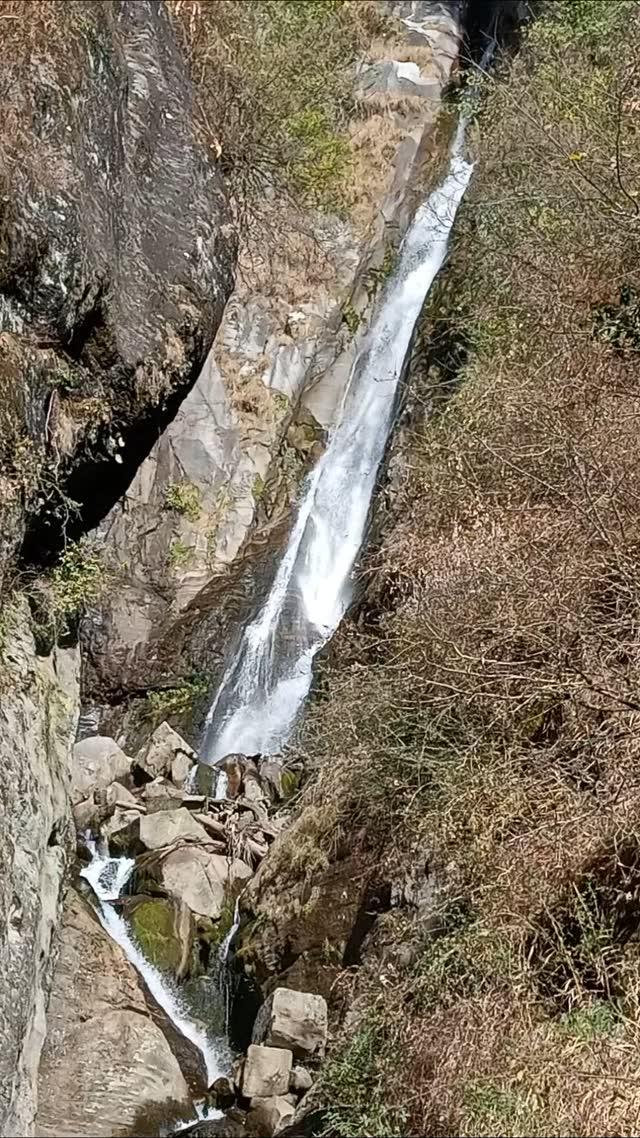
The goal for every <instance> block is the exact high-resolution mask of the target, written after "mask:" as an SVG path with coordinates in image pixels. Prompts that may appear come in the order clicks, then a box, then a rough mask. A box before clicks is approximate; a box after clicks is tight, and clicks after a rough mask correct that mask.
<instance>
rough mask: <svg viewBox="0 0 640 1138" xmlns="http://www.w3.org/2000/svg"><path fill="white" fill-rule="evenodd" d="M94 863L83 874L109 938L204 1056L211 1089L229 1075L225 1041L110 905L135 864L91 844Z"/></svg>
mask: <svg viewBox="0 0 640 1138" xmlns="http://www.w3.org/2000/svg"><path fill="white" fill-rule="evenodd" d="M88 847H89V850H90V852H91V855H92V857H91V861H90V862H89V865H87V866H86V867H85V868H84V869H83V870H82V872H81V875H80V876H81V877H84V878H85V879H86V880H87V881H88V882H89V884H90V885H91V887H92V888H93V891H94V893H95V894H96V897H97V898H98V901H99V904H98V907H97V909H96V912H97V915H98V917H99V919H100V923H101V924H102V927H103V928H104V929H105V931H106V932H108V933H109V936H110V937H111V938H112V940H114V941H115V942H116V944H119V945H120V948H121V949H122V950H123V951H124V953H125V955H126V956H127V958H128V959H129V961H130V962H131V964H133V966H134V968H135V969H136V971H137V972H138V973H139V974H140V976H141V977H142V979H143V980H144V982H145V984H146V986H147V988H148V989H149V991H150V993H151V995H152V996H153V998H154V1000H155V1001H156V1003H157V1004H159V1005H160V1007H161V1008H162V1010H163V1012H164V1013H165V1015H167V1016H168V1017H169V1019H170V1020H171V1022H172V1024H173V1026H174V1027H175V1028H176V1030H177V1031H179V1032H180V1034H181V1035H183V1036H184V1038H185V1039H188V1040H189V1042H190V1043H193V1045H194V1047H197V1049H198V1050H199V1051H200V1052H201V1054H202V1057H203V1059H204V1062H205V1066H206V1069H207V1080H208V1084H209V1086H211V1084H212V1083H214V1082H215V1080H216V1079H218V1078H219V1077H220V1076H221V1075H228V1074H229V1070H230V1067H231V1057H230V1054H229V1051H228V1048H227V1047H226V1044H225V1042H224V1040H222V1039H220V1038H217V1039H215V1040H212V1039H211V1038H210V1037H209V1036H208V1034H207V1032H206V1031H205V1029H204V1027H203V1026H201V1025H200V1024H197V1023H196V1022H195V1021H194V1020H193V1019H192V1018H191V1016H190V1014H189V1012H188V1010H187V1009H186V1008H185V1007H184V1006H183V1004H182V1001H181V999H180V996H179V995H178V993H177V992H176V991H175V990H174V989H173V987H172V986H171V984H170V982H169V981H168V979H167V978H166V977H165V976H163V974H162V973H161V972H160V971H159V969H158V968H155V967H154V966H153V965H152V964H150V963H149V961H148V960H147V959H146V958H145V956H144V954H143V952H142V950H141V949H140V948H139V947H138V945H137V944H136V942H135V940H134V939H133V937H132V936H131V932H130V930H129V928H128V926H127V923H126V921H125V920H124V918H123V917H121V916H120V914H119V913H118V912H116V910H115V908H114V907H113V905H112V904H110V902H112V901H116V900H117V899H118V897H119V896H120V894H121V892H122V890H123V889H124V887H125V885H126V884H127V881H128V880H129V877H130V876H131V874H132V872H133V868H134V866H135V860H134V859H133V858H127V857H109V856H107V855H103V854H102V853H101V852H100V851H99V849H98V846H97V844H96V843H95V842H93V841H91V840H88Z"/></svg>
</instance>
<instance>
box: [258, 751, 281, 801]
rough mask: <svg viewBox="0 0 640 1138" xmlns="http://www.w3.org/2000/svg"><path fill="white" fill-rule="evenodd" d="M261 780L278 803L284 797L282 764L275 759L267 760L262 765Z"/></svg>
mask: <svg viewBox="0 0 640 1138" xmlns="http://www.w3.org/2000/svg"><path fill="white" fill-rule="evenodd" d="M260 778H261V779H262V782H263V785H265V784H266V788H267V790H268V791H270V792H271V797H272V798H275V799H277V800H278V801H279V800H280V799H282V798H283V797H284V795H283V792H282V764H281V763H277V762H275V761H274V760H273V759H267V760H266V761H265V762H264V763H261V765H260Z"/></svg>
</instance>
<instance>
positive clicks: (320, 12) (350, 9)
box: [170, 0, 380, 223]
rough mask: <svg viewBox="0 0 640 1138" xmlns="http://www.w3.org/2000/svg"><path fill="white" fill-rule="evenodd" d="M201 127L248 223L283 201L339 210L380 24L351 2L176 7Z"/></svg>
mask: <svg viewBox="0 0 640 1138" xmlns="http://www.w3.org/2000/svg"><path fill="white" fill-rule="evenodd" d="M170 8H171V10H172V12H173V13H174V15H175V17H176V19H177V21H178V23H179V26H180V28H181V29H182V32H183V35H184V38H185V43H186V46H187V50H188V53H189V57H190V61H191V67H192V73H193V78H194V81H195V83H196V88H197V92H198V99H199V109H200V114H201V124H202V127H203V130H204V133H205V137H206V139H207V142H208V144H209V146H210V147H211V148H212V149H213V150H214V152H215V153H216V155H217V157H218V158H219V161H220V164H221V167H222V170H223V172H224V173H225V175H226V176H227V178H228V179H229V183H230V185H231V188H232V192H233V196H234V200H235V205H236V210H237V213H238V217H239V219H240V221H243V222H245V223H247V222H249V221H250V220H251V218H252V217H253V216H255V214H260V213H262V212H263V211H264V210H265V208H267V209H268V206H269V203H270V202H271V201H272V200H273V199H274V197H275V198H280V199H282V198H288V199H295V200H301V201H305V202H311V203H312V204H315V205H320V206H322V207H324V208H330V209H336V208H338V209H340V208H342V207H343V205H344V201H345V198H344V195H345V189H346V184H347V181H348V174H349V167H350V151H349V145H348V141H347V137H346V133H345V130H346V126H347V123H348V119H349V115H350V113H351V109H352V107H351V102H352V87H353V76H352V67H353V64H354V61H355V59H356V56H357V54H358V51H359V49H360V46H361V44H362V42H363V38H367V37H368V36H370V34H371V28H373V27H376V26H378V25H379V22H380V21H379V18H377V17H376V16H375V15H374V14H373V13H374V9H373V6H372V5H369V4H347V3H343V2H342V0H296V2H292V0H254V2H252V3H250V4H238V3H236V2H235V0H171V3H170Z"/></svg>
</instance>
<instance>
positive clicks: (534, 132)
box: [299, 0, 640, 1135]
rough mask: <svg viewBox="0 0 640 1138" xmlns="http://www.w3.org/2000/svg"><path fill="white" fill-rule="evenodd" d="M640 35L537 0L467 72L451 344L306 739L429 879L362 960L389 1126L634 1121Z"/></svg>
mask: <svg viewBox="0 0 640 1138" xmlns="http://www.w3.org/2000/svg"><path fill="white" fill-rule="evenodd" d="M639 53H640V13H639V6H638V5H637V4H636V3H625V2H622V3H617V4H615V3H611V4H608V5H601V4H599V3H592V2H591V0H579V2H575V3H573V2H572V3H561V4H552V5H549V6H548V7H547V9H546V12H545V14H544V15H543V17H542V18H541V19H540V21H539V23H538V24H536V25H534V26H533V28H532V29H531V31H530V32H529V34H528V35H527V37H526V40H525V43H524V46H523V48H522V51H521V53H520V55H519V57H518V58H517V59H516V60H515V61H514V62H513V63H512V64H510V65H509V66H508V67H507V66H506V65H503V66H502V68H501V69H499V73H498V77H497V79H491V80H487V81H486V82H485V83H484V84H483V85H484V86H485V92H484V103H483V112H482V115H481V123H482V127H483V137H482V143H481V153H480V160H479V163H478V169H477V172H476V178H475V182H474V185H473V187H472V190H471V192H470V195H469V200H468V202H467V203H466V205H465V207H464V208H463V214H462V217H461V220H460V224H459V226H458V228H457V233H456V237H455V244H454V249H453V252H452V257H451V263H450V266H449V270H448V276H447V283H446V287H442V288H441V289H440V291H439V293H438V294H437V295H436V297H435V299H432V302H431V306H430V309H429V311H428V312H427V314H426V327H427V330H428V329H429V328H434V327H439V328H442V327H443V326H446V328H447V339H448V349H447V352H448V355H447V361H444V364H443V360H442V357H441V356H439V355H438V352H437V351H435V350H434V349H433V348H432V349H431V350H430V351H428V352H427V357H428V358H427V370H426V372H425V374H423V375H422V376H421V377H418V376H415V375H414V385H415V386H416V391H415V392H414V394H415V397H416V399H418V398H419V397H420V395H422V397H423V399H424V412H425V414H424V416H423V418H422V419H421V420H420V419H418V420H416V423H415V426H414V431H413V437H412V438H411V439H410V443H409V446H408V447H407V448H405V454H404V465H403V467H402V476H401V478H400V479H398V484H397V485H396V486H395V493H394V499H393V518H394V519H395V521H394V523H393V524H392V525H391V526H388V527H387V531H386V534H385V536H384V539H383V541H382V544H381V546H380V548H379V549H378V550H377V551H375V552H373V553H371V554H370V556H369V557H368V559H367V563H366V564H365V566H364V569H363V578H364V581H365V582H366V584H367V590H366V597H365V602H364V603H363V605H362V606H361V609H360V613H359V621H358V625H357V626H355V625H354V626H352V627H351V629H350V630H345V631H344V632H343V634H342V635H341V637H340V639H339V641H338V642H337V645H336V656H337V658H338V661H339V665H340V666H334V667H332V668H331V669H330V670H329V676H328V692H325V693H324V694H323V702H322V703H320V702H318V703H317V705H316V706H315V708H312V709H311V711H310V713H309V715H308V716H307V720H306V723H305V725H304V727H303V729H302V732H301V738H300V741H299V748H300V751H301V752H302V753H303V754H306V755H307V758H308V762H309V763H310V764H311V765H312V766H314V767H315V768H316V776H315V780H314V782H313V785H312V787H311V788H310V790H309V795H310V797H311V798H312V799H313V800H314V801H317V802H321V801H329V802H333V801H335V802H337V803H338V804H339V807H340V818H339V822H340V824H341V826H342V828H343V830H344V832H346V833H350V832H353V833H358V835H359V840H362V830H363V829H364V830H365V831H366V841H367V843H368V845H369V848H370V849H371V851H373V852H374V853H375V856H376V858H377V860H378V862H379V864H380V865H381V866H382V867H384V870H385V871H386V872H387V873H388V874H389V876H390V877H392V878H393V875H394V874H395V875H398V874H402V872H403V869H404V867H405V866H406V864H407V862H409V863H410V864H413V863H416V862H417V861H418V860H419V859H420V858H423V859H424V858H425V857H427V858H428V861H429V864H430V867H431V872H432V873H434V874H435V875H436V876H437V878H438V880H439V882H440V889H439V891H438V894H437V897H436V899H435V900H434V901H433V902H432V910H433V908H434V907H435V909H436V910H437V911H439V912H440V921H439V924H438V929H437V933H434V931H433V927H431V929H429V927H428V926H427V925H426V924H422V922H421V920H420V916H418V917H416V919H415V921H414V923H413V925H412V926H411V925H410V927H409V928H408V926H407V920H406V919H402V920H401V919H399V918H398V921H397V926H396V937H397V940H398V943H403V945H404V947H405V948H406V946H407V945H411V946H412V953H413V959H414V963H413V965H412V966H411V968H408V969H407V968H406V966H405V967H403V968H400V967H399V966H397V965H395V964H394V963H393V956H391V957H387V958H386V960H387V963H386V964H384V965H381V964H380V961H379V960H377V959H375V958H374V959H373V960H372V961H371V962H370V965H369V966H368V967H365V968H364V969H363V971H362V974H361V978H360V1005H359V1006H360V1007H361V1008H365V1009H371V1008H373V1009H375V1013H376V1016H377V1017H378V1023H379V1025H381V1026H379V1030H378V1038H379V1039H380V1041H381V1042H380V1047H381V1048H382V1049H383V1050H384V1048H387V1047H388V1048H390V1049H391V1050H392V1051H394V1052H395V1053H397V1054H399V1056H400V1058H399V1061H398V1063H397V1064H396V1067H395V1068H394V1069H393V1070H392V1069H391V1068H389V1070H388V1072H387V1074H386V1076H385V1078H386V1082H383V1087H382V1091H381V1101H382V1102H386V1103H395V1104H402V1103H404V1104H405V1105H408V1109H409V1121H408V1123H407V1124H406V1125H407V1129H406V1130H405V1131H404V1132H405V1133H411V1134H424V1133H428V1134H444V1133H447V1134H451V1133H455V1134H487V1135H488V1134H495V1133H505V1134H526V1135H529V1134H560V1133H572V1134H584V1135H591V1134H593V1135H596V1134H634V1133H637V1120H638V1109H639V1107H640V1103H639V1101H638V1095H637V1086H638V1085H640V1074H639V1071H638V1065H637V1059H636V1054H637V1023H638V1017H637V1012H638V999H639V994H640V988H639V986H638V967H639V960H638V956H639V954H638V948H637V945H638V934H637V927H636V919H635V913H636V908H637V906H638V904H639V903H640V883H639V882H638V881H637V880H636V874H635V868H634V867H635V861H636V859H635V854H634V851H635V850H637V848H638V839H639V835H640V806H639V802H640V799H639V798H638V793H637V773H636V772H637V768H638V758H639V751H638V748H639V743H638V737H639V736H638V713H639V712H640V698H639V696H638V691H639V688H640V641H639V634H640V579H639V577H638V554H639V552H640V474H639V471H640V442H639V439H640V435H639V431H638V427H639V425H640V422H639V415H640V387H639V386H638V379H637V374H638V358H639V357H638V353H639V351H640V317H639V311H640V305H639V303H638V298H639V297H640V274H639V272H638V264H639V263H640V261H639V253H640V206H639V204H638V199H637V186H638V185H639V184H640V147H639V146H638V135H637V130H638V126H637V124H638V121H640V120H639V118H638V115H639V111H638V108H639V107H640V75H639V73H638V69H637V63H636V61H637V58H638V57H639ZM456 344H457V345H458V349H459V350H458V349H456ZM452 345H453V349H456V350H452ZM451 359H456V360H457V361H458V364H459V363H460V361H462V362H463V365H464V366H463V370H462V372H461V373H459V374H456V375H454V377H453V378H454V379H455V382H453V381H452V375H451V369H450V363H451ZM448 368H449V370H447V369H448ZM441 379H442V380H443V387H442V389H439V381H440V380H441ZM445 381H446V382H445ZM438 396H440V398H438ZM325 698H328V700H329V703H328V705H327V704H326V703H325V702H324V700H325ZM327 706H328V708H329V710H330V713H331V724H330V726H329V725H328V714H327ZM422 915H423V917H424V916H425V914H424V913H423V914H422ZM426 915H427V916H429V915H431V916H432V915H433V913H432V912H431V913H429V912H427V914H426ZM393 928H394V925H393V921H392V922H391V923H390V925H389V929H388V932H387V937H388V938H389V936H391V937H392V936H393ZM389 930H390V932H389ZM388 943H389V940H388V939H387V944H388ZM363 1022H364V1021H363ZM399 1025H400V1026H399ZM351 1026H352V1025H351ZM345 1046H346V1045H345ZM328 1083H329V1094H331V1079H330V1078H329V1080H328ZM347 1106H348V1104H347ZM354 1119H355V1120H354ZM331 1127H332V1129H331V1133H335V1134H345V1135H347V1134H349V1133H351V1132H355V1130H354V1127H356V1128H357V1115H356V1116H354V1114H353V1112H351V1113H349V1111H348V1110H347V1109H346V1106H345V1111H343V1113H342V1114H341V1112H340V1109H337V1110H334V1111H332V1114H331Z"/></svg>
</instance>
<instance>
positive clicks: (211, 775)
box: [192, 763, 219, 798]
mask: <svg viewBox="0 0 640 1138" xmlns="http://www.w3.org/2000/svg"><path fill="white" fill-rule="evenodd" d="M218 773H219V772H218V768H217V767H211V766H209V764H208V763H197V764H196V767H195V769H194V772H193V775H192V783H193V788H194V790H197V791H198V794H204V796H205V797H206V798H213V797H214V796H215V793H216V782H217V781H218Z"/></svg>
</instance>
